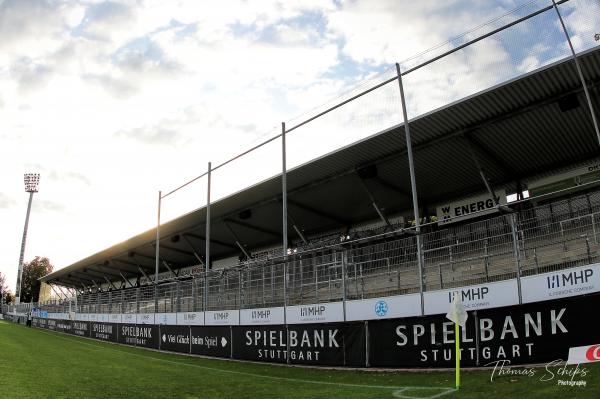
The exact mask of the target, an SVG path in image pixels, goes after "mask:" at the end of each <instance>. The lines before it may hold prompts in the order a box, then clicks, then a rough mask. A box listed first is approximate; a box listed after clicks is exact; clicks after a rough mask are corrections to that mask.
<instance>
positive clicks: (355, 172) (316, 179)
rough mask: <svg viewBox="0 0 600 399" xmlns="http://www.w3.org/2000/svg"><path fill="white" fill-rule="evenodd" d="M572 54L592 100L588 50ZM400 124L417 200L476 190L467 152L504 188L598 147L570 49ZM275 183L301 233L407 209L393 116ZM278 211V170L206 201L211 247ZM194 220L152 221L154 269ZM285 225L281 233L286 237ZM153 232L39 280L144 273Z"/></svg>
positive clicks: (593, 154)
mask: <svg viewBox="0 0 600 399" xmlns="http://www.w3.org/2000/svg"><path fill="white" fill-rule="evenodd" d="M580 60H581V64H582V68H583V73H584V75H585V78H586V81H587V84H588V87H589V88H590V92H591V95H592V98H593V101H594V106H595V109H596V110H598V109H599V108H600V94H599V93H600V90H599V85H600V49H598V48H596V49H593V50H590V51H588V52H586V53H584V54H582V55H580ZM575 98H576V100H575ZM399 112H400V111H399ZM410 129H411V134H412V141H413V151H414V156H415V169H416V180H417V190H418V194H419V201H420V205H421V206H422V207H431V206H432V205H435V204H438V203H441V202H445V201H449V200H452V199H455V198H459V197H464V196H467V195H469V194H472V193H476V192H481V191H484V190H485V186H484V184H483V181H482V179H481V176H480V174H479V170H478V168H477V167H476V163H475V161H474V157H473V154H474V155H475V158H477V160H478V162H479V163H480V165H481V167H482V169H483V170H484V171H485V174H486V177H487V178H488V179H489V181H490V182H491V184H492V186H493V187H495V188H497V189H504V188H507V189H509V190H514V191H516V187H517V182H519V181H520V182H525V183H526V182H527V180H529V179H531V178H534V177H543V176H545V175H548V174H550V173H553V172H556V171H558V170H560V169H562V168H567V167H569V166H572V165H574V164H578V163H582V162H585V161H588V160H592V159H595V158H597V157H598V156H599V155H600V150H599V148H600V147H599V145H598V142H597V138H596V134H595V132H594V129H593V125H592V121H591V118H590V115H589V108H588V106H587V103H586V100H585V97H584V94H583V88H582V85H581V81H580V80H579V78H578V75H577V73H576V69H575V65H574V63H573V61H572V60H571V59H568V60H562V61H558V62H556V63H554V64H551V65H548V66H546V67H544V68H541V69H539V70H536V71H534V72H531V73H528V74H525V75H522V76H520V77H518V78H516V79H513V80H511V81H509V82H507V83H504V84H501V85H499V86H496V87H493V88H490V89H487V90H485V91H483V92H480V93H478V94H476V95H473V96H470V97H468V98H466V99H463V100H460V101H458V102H456V103H453V104H450V105H447V106H445V107H443V108H441V109H438V110H435V111H432V112H430V113H428V114H425V115H422V116H419V117H417V118H414V119H412V120H411V121H410ZM373 165H374V166H375V168H373ZM361 182H362V183H361ZM363 183H364V184H363ZM287 186H288V210H289V214H290V216H291V218H292V219H293V221H294V222H295V223H296V224H297V226H298V227H299V228H300V229H301V230H302V231H304V233H305V234H306V235H310V234H311V233H319V232H323V231H327V230H329V231H331V230H334V229H338V228H339V229H342V228H344V227H349V226H352V225H355V224H357V223H360V222H364V221H368V220H373V219H377V218H378V215H377V213H376V211H375V209H374V207H373V205H372V202H373V199H375V201H376V202H377V205H378V206H379V207H380V208H382V209H383V210H384V212H385V213H386V214H388V215H391V214H396V213H399V212H403V211H407V210H410V209H412V202H411V194H410V177H409V172H408V161H407V156H406V145H405V141H404V128H403V125H397V126H393V127H391V128H389V129H387V130H385V131H382V132H379V133H377V134H375V135H373V136H371V137H369V138H366V139H364V140H362V141H360V142H357V143H355V144H352V145H350V146H347V147H344V148H341V149H339V150H337V151H335V152H332V153H330V154H328V155H326V156H323V157H321V158H318V159H316V160H313V161H311V162H309V163H307V164H305V165H302V166H299V167H297V168H295V169H292V170H290V171H289V172H288V180H287ZM247 210H251V212H244V213H242V214H240V212H242V211H247ZM281 211H282V209H281V176H275V177H273V178H271V179H268V180H266V181H263V182H261V183H259V184H256V185H254V186H252V187H249V188H246V189H244V190H242V191H240V192H238V193H236V194H233V195H230V196H228V197H226V198H223V199H221V200H219V201H218V202H215V203H213V204H212V205H211V258H212V259H219V258H224V257H228V256H236V255H240V254H241V250H240V249H239V248H238V247H237V246H236V241H239V242H240V243H242V244H243V245H244V246H245V247H247V248H248V249H249V250H251V249H254V248H261V247H265V246H269V245H275V244H277V243H281V242H282V234H281ZM205 220H206V209H205V208H204V207H203V208H200V209H197V210H195V211H193V212H191V213H188V214H186V215H184V216H181V217H179V218H177V219H175V220H173V221H170V222H168V223H165V224H163V225H161V252H160V253H161V258H162V260H163V261H165V262H161V270H160V271H161V272H163V271H167V270H168V269H167V267H166V265H165V263H167V264H168V265H169V267H170V268H171V269H173V270H175V269H178V268H181V267H185V266H192V265H196V264H198V263H199V259H198V258H200V259H202V258H203V256H204V248H205V240H204V238H205V236H204V229H205ZM288 225H289V227H290V232H289V235H290V237H291V238H292V239H295V238H297V237H298V235H297V233H296V232H295V231H294V230H293V228H292V223H288ZM154 240H155V229H152V230H149V231H146V232H144V233H142V234H139V235H137V236H135V237H132V238H130V239H128V240H126V241H124V242H122V243H119V244H117V245H114V246H112V247H110V248H108V249H106V250H103V251H101V252H98V253H96V254H94V255H91V256H89V257H87V258H85V259H83V260H81V261H78V262H76V263H74V264H72V265H70V266H68V267H65V268H63V269H61V270H58V271H56V272H53V273H51V274H49V275H47V276H45V277H43V278H42V281H45V282H47V283H52V284H59V285H63V286H70V287H77V288H81V286H82V285H84V286H90V285H92V284H93V283H94V284H95V283H102V282H105V281H106V279H105V277H106V278H107V279H108V280H110V281H117V280H122V278H123V276H124V277H127V278H133V277H136V276H140V275H142V274H143V273H148V274H150V273H153V271H154V261H155V259H154V253H155V248H154ZM140 269H141V270H143V272H142V271H140Z"/></svg>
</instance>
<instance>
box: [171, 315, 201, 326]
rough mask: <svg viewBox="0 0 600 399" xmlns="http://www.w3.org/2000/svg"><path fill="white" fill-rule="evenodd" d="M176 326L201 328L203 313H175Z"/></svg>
mask: <svg viewBox="0 0 600 399" xmlns="http://www.w3.org/2000/svg"><path fill="white" fill-rule="evenodd" d="M177 324H178V325H180V326H202V325H204V312H181V313H177Z"/></svg>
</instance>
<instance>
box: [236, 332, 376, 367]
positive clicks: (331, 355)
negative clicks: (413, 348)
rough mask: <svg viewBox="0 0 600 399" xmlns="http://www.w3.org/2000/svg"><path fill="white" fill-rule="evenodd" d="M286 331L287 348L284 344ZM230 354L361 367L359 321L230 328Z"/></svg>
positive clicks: (362, 335)
mask: <svg viewBox="0 0 600 399" xmlns="http://www.w3.org/2000/svg"><path fill="white" fill-rule="evenodd" d="M287 334H289V350H288V344H287ZM233 357H234V358H236V359H245V360H257V361H267V362H276V363H286V362H287V361H288V357H289V362H290V363H295V364H312V365H334V366H344V365H348V366H364V365H365V357H366V354H365V329H364V324H363V323H328V324H299V325H290V326H289V331H288V332H286V329H285V327H284V326H235V327H233Z"/></svg>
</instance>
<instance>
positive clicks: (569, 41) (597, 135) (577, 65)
mask: <svg viewBox="0 0 600 399" xmlns="http://www.w3.org/2000/svg"><path fill="white" fill-rule="evenodd" d="M552 4H553V5H554V9H555V10H556V15H558V19H559V21H560V24H561V26H562V28H563V32H564V33H565V36H566V38H567V42H568V43H569V47H570V48H571V54H572V55H573V61H575V67H576V68H577V73H578V74H579V79H581V84H582V85H583V92H584V93H585V98H586V100H587V103H588V107H589V108H590V114H591V115H592V123H593V124H594V130H595V131H596V138H597V139H598V144H600V130H599V129H598V120H597V119H596V114H595V113H594V106H593V105H592V98H591V97H590V93H589V91H588V88H587V85H586V83H585V78H584V77H583V72H582V71H581V65H579V59H578V58H577V54H576V53H575V48H573V43H572V42H571V37H570V36H569V32H568V31H567V27H566V26H565V22H564V21H563V19H562V15H561V14H560V11H559V10H558V5H556V1H555V0H552Z"/></svg>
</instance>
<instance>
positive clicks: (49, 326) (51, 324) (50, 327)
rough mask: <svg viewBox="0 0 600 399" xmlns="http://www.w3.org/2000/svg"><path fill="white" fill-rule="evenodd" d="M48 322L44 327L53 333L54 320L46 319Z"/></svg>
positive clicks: (54, 328) (54, 327)
mask: <svg viewBox="0 0 600 399" xmlns="http://www.w3.org/2000/svg"><path fill="white" fill-rule="evenodd" d="M47 320H48V322H47V323H46V326H48V330H52V331H55V330H56V320H53V319H47Z"/></svg>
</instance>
